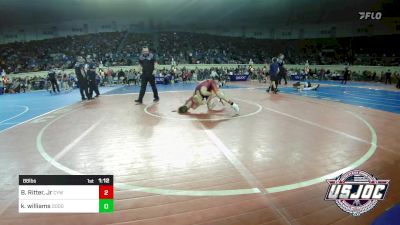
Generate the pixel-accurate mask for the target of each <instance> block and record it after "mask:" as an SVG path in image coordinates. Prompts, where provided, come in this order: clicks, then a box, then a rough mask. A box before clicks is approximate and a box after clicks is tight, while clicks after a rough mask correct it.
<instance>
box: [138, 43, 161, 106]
mask: <svg viewBox="0 0 400 225" xmlns="http://www.w3.org/2000/svg"><path fill="white" fill-rule="evenodd" d="M139 64H140V66H141V67H142V77H141V86H140V94H139V98H138V99H136V100H135V102H136V103H137V104H142V103H143V97H144V93H145V92H146V86H147V83H150V85H151V89H153V94H154V100H153V101H154V102H158V101H159V100H160V98H159V96H158V91H157V87H156V79H155V77H154V75H153V71H154V65H155V64H156V60H155V57H154V55H153V53H150V52H149V48H148V47H143V49H142V54H141V55H140V56H139Z"/></svg>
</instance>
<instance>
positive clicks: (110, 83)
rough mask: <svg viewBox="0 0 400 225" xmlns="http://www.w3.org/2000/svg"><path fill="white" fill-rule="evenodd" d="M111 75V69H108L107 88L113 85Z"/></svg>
mask: <svg viewBox="0 0 400 225" xmlns="http://www.w3.org/2000/svg"><path fill="white" fill-rule="evenodd" d="M112 74H113V71H112V69H110V68H108V70H107V83H108V86H112V84H113V77H112Z"/></svg>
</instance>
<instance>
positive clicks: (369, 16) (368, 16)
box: [358, 12, 382, 20]
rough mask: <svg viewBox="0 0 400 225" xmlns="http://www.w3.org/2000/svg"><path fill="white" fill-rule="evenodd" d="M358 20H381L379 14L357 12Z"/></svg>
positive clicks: (380, 14)
mask: <svg viewBox="0 0 400 225" xmlns="http://www.w3.org/2000/svg"><path fill="white" fill-rule="evenodd" d="M358 14H359V15H360V20H368V19H371V20H380V19H381V18H382V13H381V12H358Z"/></svg>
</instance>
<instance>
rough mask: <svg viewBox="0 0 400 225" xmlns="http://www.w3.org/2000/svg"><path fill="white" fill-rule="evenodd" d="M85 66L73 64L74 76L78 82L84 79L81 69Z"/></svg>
mask: <svg viewBox="0 0 400 225" xmlns="http://www.w3.org/2000/svg"><path fill="white" fill-rule="evenodd" d="M84 67H85V65H84V64H82V63H75V68H74V69H75V74H76V77H77V78H78V80H81V79H83V78H85V77H86V75H85V74H82V72H81V69H84Z"/></svg>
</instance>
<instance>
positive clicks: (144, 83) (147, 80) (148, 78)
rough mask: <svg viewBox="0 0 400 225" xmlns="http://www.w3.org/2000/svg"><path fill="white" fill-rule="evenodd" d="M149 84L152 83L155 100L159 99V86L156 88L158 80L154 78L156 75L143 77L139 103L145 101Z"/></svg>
mask: <svg viewBox="0 0 400 225" xmlns="http://www.w3.org/2000/svg"><path fill="white" fill-rule="evenodd" d="M147 83H150V85H151V89H153V95H154V98H155V99H158V98H159V96H158V91H157V86H156V78H155V77H154V75H147V76H146V75H142V79H141V85H140V94H139V98H138V100H139V101H142V100H143V97H144V93H145V92H146V88H147Z"/></svg>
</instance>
